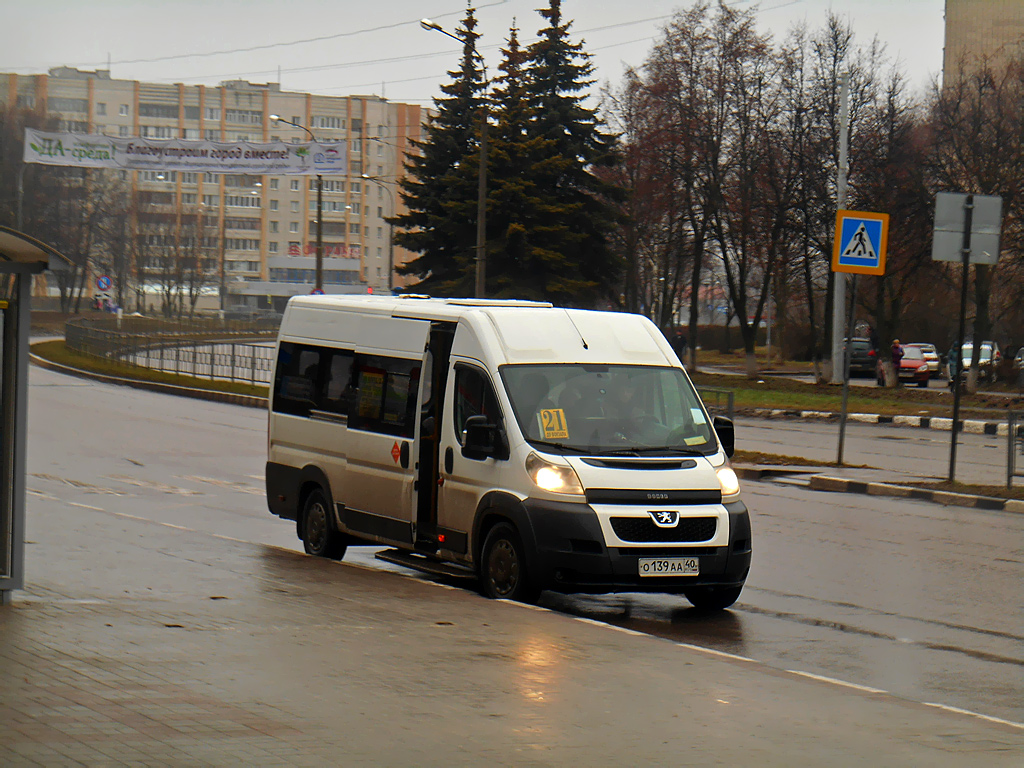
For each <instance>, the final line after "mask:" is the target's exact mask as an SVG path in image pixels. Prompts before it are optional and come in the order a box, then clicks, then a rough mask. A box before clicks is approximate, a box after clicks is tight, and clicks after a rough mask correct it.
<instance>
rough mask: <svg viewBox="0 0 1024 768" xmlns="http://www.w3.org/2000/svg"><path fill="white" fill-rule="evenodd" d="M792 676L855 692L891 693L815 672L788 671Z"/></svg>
mask: <svg viewBox="0 0 1024 768" xmlns="http://www.w3.org/2000/svg"><path fill="white" fill-rule="evenodd" d="M786 671H787V672H789V673H790V674H791V675H800V676H801V677H809V678H810V679H811V680H818V681H819V682H822V683H831V684H832V685H838V686H842V687H843V688H852V689H853V690H855V691H864V692H865V693H886V694H887V693H889V692H888V691H884V690H882V689H881V688H872V687H871V686H870V685H858V684H857V683H849V682H847V681H846V680H837V679H836V678H834V677H825V675H816V674H814V673H813V672H802V671H801V670H799V669H787V670H786Z"/></svg>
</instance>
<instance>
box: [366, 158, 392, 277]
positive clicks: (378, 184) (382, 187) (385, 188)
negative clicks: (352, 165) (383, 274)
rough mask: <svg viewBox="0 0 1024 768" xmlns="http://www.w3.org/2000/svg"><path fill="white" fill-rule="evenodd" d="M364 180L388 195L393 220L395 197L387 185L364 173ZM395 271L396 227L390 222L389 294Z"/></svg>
mask: <svg viewBox="0 0 1024 768" xmlns="http://www.w3.org/2000/svg"><path fill="white" fill-rule="evenodd" d="M363 178H364V179H365V180H366V181H372V182H373V183H374V184H376V185H377V186H379V187H380V188H381V189H383V190H384V191H385V192H387V193H388V202H390V203H391V206H390V211H391V215H390V216H389V217H388V218H389V219H393V218H394V217H395V196H394V195H392V194H391V190H390V189H388V188H387V185H385V184H384V182H383V181H381V180H380V179H378V178H376V177H374V176H367V175H366V174H365V173H364V174H363ZM394 270H395V225H394V224H393V223H391V222H390V221H389V222H388V293H391V289H392V277H391V275H392V273H393V272H394Z"/></svg>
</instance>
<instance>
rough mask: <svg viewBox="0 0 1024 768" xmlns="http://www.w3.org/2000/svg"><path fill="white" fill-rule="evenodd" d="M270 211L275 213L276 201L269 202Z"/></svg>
mask: <svg viewBox="0 0 1024 768" xmlns="http://www.w3.org/2000/svg"><path fill="white" fill-rule="evenodd" d="M270 210H272V211H276V210H277V200H271V201H270Z"/></svg>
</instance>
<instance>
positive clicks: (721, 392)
mask: <svg viewBox="0 0 1024 768" xmlns="http://www.w3.org/2000/svg"><path fill="white" fill-rule="evenodd" d="M697 393H698V394H699V395H700V399H701V400H703V401H704V406H705V407H706V408H707V409H708V411H710V412H711V415H712V416H727V417H729V418H730V419H735V418H736V408H735V399H736V393H735V392H734V391H733V390H731V389H725V388H724V387H699V388H698V389H697Z"/></svg>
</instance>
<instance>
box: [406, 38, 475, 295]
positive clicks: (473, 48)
mask: <svg viewBox="0 0 1024 768" xmlns="http://www.w3.org/2000/svg"><path fill="white" fill-rule="evenodd" d="M420 26H421V27H423V28H424V29H432V30H435V31H437V32H440V33H441V34H442V35H447V36H448V37H450V38H452V40H458V41H459V42H460V43H462V44H463V45H465V44H466V41H465V40H463V39H462V38H461V37H459V36H458V35H453V34H452V33H451V32H449V31H448V30H446V29H445V28H444V27H442V26H441V25H440V24H438V23H437V22H435V21H431V20H430V19H420ZM470 46H471V48H472V51H473V55H474V56H476V58H477V60H478V61H479V62H480V65H481V66H482V67H483V73H484V83H485V84H486V82H487V64H486V62H485V61H484V58H483V56H481V55H480V52H479V51H477V49H476V41H475V40H474V41H473V42H472V43H470ZM486 230H487V102H486V101H485V100H483V99H481V102H480V172H479V175H478V178H477V192H476V297H477V298H478V299H482V298H484V294H485V293H486V289H485V282H486V281H485V278H486V273H487V251H486Z"/></svg>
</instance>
